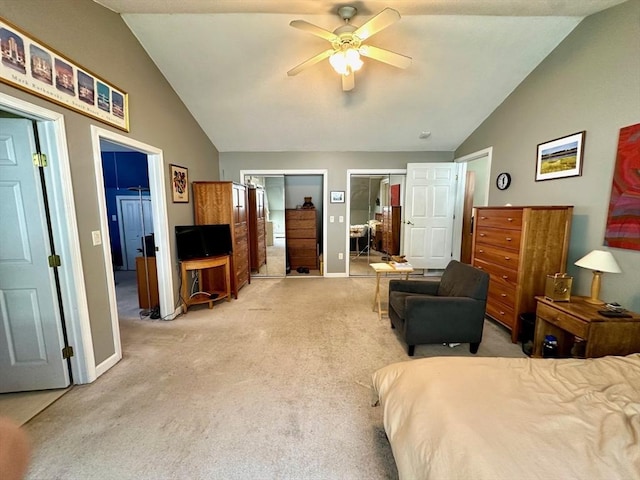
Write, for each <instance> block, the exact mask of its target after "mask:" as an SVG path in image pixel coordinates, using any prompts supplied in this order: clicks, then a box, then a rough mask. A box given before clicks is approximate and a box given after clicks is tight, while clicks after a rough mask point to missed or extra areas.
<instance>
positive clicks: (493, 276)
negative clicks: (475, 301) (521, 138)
mask: <svg viewBox="0 0 640 480" xmlns="http://www.w3.org/2000/svg"><path fill="white" fill-rule="evenodd" d="M572 214H573V207H571V206H527V207H476V209H475V228H474V232H473V246H472V249H473V255H472V259H471V262H472V264H473V265H474V266H475V267H478V268H480V269H482V270H484V271H486V272H487V273H489V276H490V280H489V296H488V298H487V315H488V316H490V317H491V318H493V319H494V320H497V321H498V322H500V323H501V324H503V325H504V326H506V327H507V328H509V329H510V330H511V340H512V341H513V342H514V343H515V342H516V341H517V340H518V333H519V329H520V315H522V314H523V313H525V312H535V310H536V300H535V296H536V295H544V287H545V281H546V276H547V275H548V274H553V273H558V272H565V271H566V264H567V251H568V247H569V235H570V231H571V217H572Z"/></svg>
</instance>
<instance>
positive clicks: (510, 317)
mask: <svg viewBox="0 0 640 480" xmlns="http://www.w3.org/2000/svg"><path fill="white" fill-rule="evenodd" d="M487 315H489V316H490V317H492V318H494V319H495V320H497V321H499V322H500V323H502V324H503V325H505V326H506V327H508V328H513V325H514V324H515V310H514V308H513V307H512V306H509V305H505V304H503V303H502V302H500V301H498V300H497V299H496V298H495V297H489V298H488V299H487Z"/></svg>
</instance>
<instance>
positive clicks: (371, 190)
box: [349, 175, 388, 276]
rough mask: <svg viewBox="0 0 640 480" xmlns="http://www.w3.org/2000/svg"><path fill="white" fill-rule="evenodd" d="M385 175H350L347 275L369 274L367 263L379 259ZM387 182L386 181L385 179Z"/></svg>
mask: <svg viewBox="0 0 640 480" xmlns="http://www.w3.org/2000/svg"><path fill="white" fill-rule="evenodd" d="M387 179H388V176H386V175H351V179H350V183H351V184H350V191H351V198H350V210H349V214H350V215H349V217H350V222H351V225H350V227H349V250H350V251H349V275H352V276H359V275H371V274H372V273H373V271H372V270H371V269H370V267H369V264H370V263H376V262H381V261H382V256H383V253H382V251H381V250H380V248H381V245H382V231H381V228H380V224H381V221H380V220H381V214H382V206H383V205H384V204H385V202H386V199H385V198H384V193H385V191H384V188H381V187H382V186H383V185H384V182H385V180H387ZM387 184H388V182H387Z"/></svg>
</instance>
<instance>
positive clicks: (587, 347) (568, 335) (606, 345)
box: [533, 297, 640, 358]
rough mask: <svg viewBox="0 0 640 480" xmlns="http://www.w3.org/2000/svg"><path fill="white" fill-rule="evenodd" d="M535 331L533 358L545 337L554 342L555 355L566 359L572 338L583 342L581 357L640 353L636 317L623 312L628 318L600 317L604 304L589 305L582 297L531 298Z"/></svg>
mask: <svg viewBox="0 0 640 480" xmlns="http://www.w3.org/2000/svg"><path fill="white" fill-rule="evenodd" d="M535 298H536V300H537V302H538V303H537V309H536V331H535V338H534V351H533V356H534V357H541V356H542V342H543V340H544V337H545V335H554V336H555V337H556V338H557V339H558V356H559V357H570V356H572V355H571V349H572V347H573V345H574V343H575V339H576V337H578V338H579V339H582V340H583V341H584V344H583V347H584V349H583V350H584V352H581V354H580V355H579V356H580V357H581V358H582V357H584V358H591V357H604V356H605V355H628V354H630V353H636V352H640V315H638V314H637V313H633V312H626V313H628V314H630V315H631V317H630V318H610V317H605V316H603V315H600V314H599V313H598V310H604V305H592V304H590V303H587V302H586V301H585V299H586V297H571V301H570V302H553V301H551V300H547V299H545V298H544V297H535Z"/></svg>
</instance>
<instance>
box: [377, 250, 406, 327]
mask: <svg viewBox="0 0 640 480" xmlns="http://www.w3.org/2000/svg"><path fill="white" fill-rule="evenodd" d="M369 266H370V267H371V268H373V271H374V272H376V293H375V295H374V296H373V311H374V312H376V311H377V312H378V320H382V314H383V313H387V311H386V310H385V311H382V309H381V308H380V277H381V276H382V274H383V273H384V274H391V275H404V279H405V280H407V279H408V278H409V274H410V273H411V272H413V268H405V269H402V270H400V269H396V268H394V267H393V266H391V265H389V264H388V263H370V264H369ZM376 307H377V308H376Z"/></svg>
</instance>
